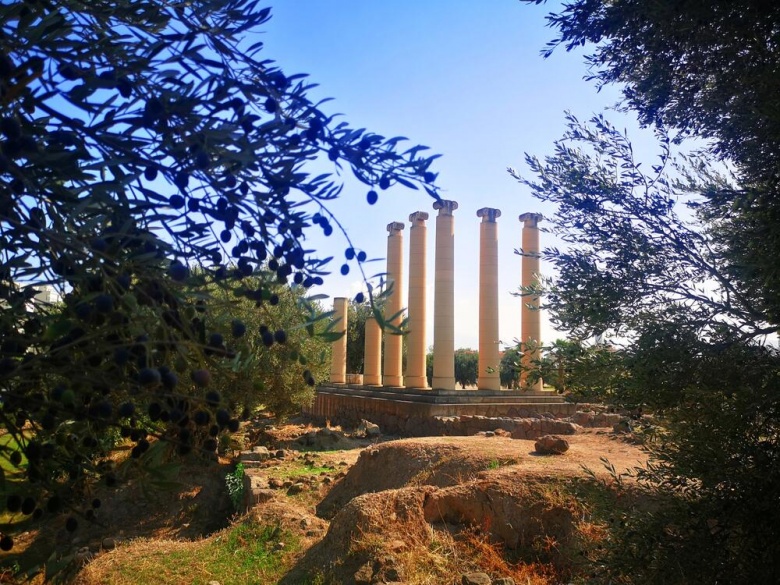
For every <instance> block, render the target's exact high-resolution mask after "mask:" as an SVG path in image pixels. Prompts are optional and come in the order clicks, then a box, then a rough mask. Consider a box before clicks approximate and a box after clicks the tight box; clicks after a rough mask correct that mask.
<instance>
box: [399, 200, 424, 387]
mask: <svg viewBox="0 0 780 585" xmlns="http://www.w3.org/2000/svg"><path fill="white" fill-rule="evenodd" d="M426 219H428V214H427V213H425V212H424V211H417V212H415V213H413V214H411V215H410V216H409V221H410V222H412V227H411V228H410V229H409V307H408V308H409V318H408V323H409V334H408V335H407V339H406V374H405V378H404V381H405V383H406V387H407V388H427V387H428V379H427V377H426V375H425V354H426V347H425V337H426V331H425V326H426V306H425V305H426V298H427V291H426V286H427V284H426V280H427V268H426V264H427V250H426V240H427V235H428V228H427V227H426V225H425V220H426Z"/></svg>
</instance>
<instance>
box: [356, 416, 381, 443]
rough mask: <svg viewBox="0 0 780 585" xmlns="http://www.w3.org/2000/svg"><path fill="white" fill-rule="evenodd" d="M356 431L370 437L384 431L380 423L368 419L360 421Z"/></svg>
mask: <svg viewBox="0 0 780 585" xmlns="http://www.w3.org/2000/svg"><path fill="white" fill-rule="evenodd" d="M355 432H356V433H357V434H359V435H362V436H364V437H367V438H369V439H371V438H375V437H379V436H381V435H382V431H381V430H380V429H379V425H377V424H374V423H372V422H371V421H369V420H366V419H363V420H361V421H360V424H359V425H358V428H357V429H355Z"/></svg>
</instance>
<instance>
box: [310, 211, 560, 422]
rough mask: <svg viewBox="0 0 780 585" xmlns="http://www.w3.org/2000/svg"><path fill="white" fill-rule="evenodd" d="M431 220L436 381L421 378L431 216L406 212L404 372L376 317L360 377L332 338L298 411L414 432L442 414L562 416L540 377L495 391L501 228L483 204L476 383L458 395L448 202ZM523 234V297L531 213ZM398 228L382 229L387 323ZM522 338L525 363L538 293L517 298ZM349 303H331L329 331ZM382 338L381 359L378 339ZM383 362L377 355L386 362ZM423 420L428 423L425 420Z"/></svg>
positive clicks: (533, 254)
mask: <svg viewBox="0 0 780 585" xmlns="http://www.w3.org/2000/svg"><path fill="white" fill-rule="evenodd" d="M433 208H434V210H436V211H437V212H438V214H437V216H436V228H435V229H436V233H435V257H434V261H435V264H434V265H435V270H434V279H433V287H434V289H433V294H434V315H433V328H434V329H433V377H432V384H431V387H430V388H429V387H428V383H427V377H426V361H425V358H426V347H425V341H426V333H427V332H426V317H427V315H426V300H427V294H428V292H427V288H428V284H429V283H428V279H427V271H426V262H427V226H426V220H427V219H428V217H429V216H428V213H426V212H424V211H417V212H415V213H412V214H411V215H410V216H409V221H410V223H411V227H410V230H409V234H410V245H409V260H408V262H409V263H408V267H409V272H408V275H409V285H408V304H407V309H406V311H407V316H408V319H407V322H406V331H407V335H408V337H407V367H406V371H402V348H403V345H402V343H403V338H402V336H401V335H397V334H394V333H392V332H391V331H389V330H386V331H384V332H383V331H382V329H381V328H380V326H379V324H378V323H377V321H376V319H374V318H373V317H372V318H369V319H368V320H367V322H366V336H365V354H364V372H363V375H362V377H361V376H359V375H356V374H350V373H347V372H346V358H347V356H346V335H345V336H343V337H342V338H341V339H339V340H338V341H336V342H334V345H333V353H332V356H333V357H332V360H333V362H332V365H331V376H330V380H329V383H327V384H323V385H321V386H319V387H318V388H317V395H316V397H315V400H314V403H313V404H312V406H311V407H309V408H308V409H305V412H306V413H307V414H309V415H312V416H314V417H320V418H326V419H329V420H342V421H345V422H347V421H351V420H358V421H359V420H361V419H364V418H369V419H371V420H372V421H374V422H377V423H379V424H380V425H382V426H383V428H395V429H398V430H399V431H401V432H412V433H413V434H414V429H415V427H418V426H421V425H422V426H425V425H429V424H432V423H431V421H433V420H434V419H436V420H438V421H439V422H441V420H442V417H444V418H446V417H460V416H488V417H519V416H527V415H529V414H532V413H541V412H545V413H548V414H549V413H553V414H555V415H559V416H567V415H570V414H573V413H574V410H575V408H574V405H572V404H566V403H564V402H563V400H562V399H561V398H560V396H558V395H557V394H555V393H553V392H547V391H544V389H543V383H542V380H536V381H533V382H532V381H531V380H529V379H527V376H526V375H525V373H524V371H523V372H522V373H521V379H520V389H519V390H518V389H501V385H500V375H499V373H500V367H499V366H500V361H501V351H500V348H499V344H500V341H499V312H498V274H499V266H498V223H497V219H498V218H499V217H501V211H500V210H498V209H494V208H490V207H483V208H481V209H479V210H478V211H477V217H479V218H480V219H481V222H480V224H479V226H480V227H479V242H480V244H479V246H480V248H479V250H480V252H479V377H478V383H477V389H476V390H456V389H455V359H454V355H455V334H454V330H455V326H454V324H455V310H454V306H455V218H454V215H453V212H454V211H455V210H457V209H458V204H457V202H455V201H449V200H438V201H436V202H435V203H434V204H433ZM519 219H520V221H521V222H522V223H523V228H522V238H521V241H522V266H521V279H520V283H521V285H522V287H523V288H524V289H526V292H527V291H528V290H533V287H535V286H537V285H538V278H539V270H540V254H539V250H540V248H539V227H538V226H539V222H540V221H541V219H542V216H541V214H538V213H524V214H522V215H520V217H519ZM404 227H405V225H404V223H402V222H392V223H390V224H388V226H387V231H388V237H387V270H386V282H387V286H388V287H389V288H388V291H389V292H388V294H387V299H386V302H385V306H384V318H385V319H386V320H387V321H388V322H389V323H391V324H392V325H394V326H399V325H400V324H401V322H402V321H403V312H404V303H403V301H404V292H406V291H404V276H405V275H404V262H403V255H404V254H403V252H404V248H403V230H404ZM519 302H521V303H522V310H521V323H520V336H519V339H520V342H521V348H522V349H523V350H524V353H523V357H522V363H523V364H524V365H526V366H528V365H530V363H531V362H532V361H533V360H534V359H536V358H537V357H538V352H539V346H540V343H541V315H540V311H539V297H538V296H535V295H527V294H526V296H523V297H521V299H520V301H519ZM346 308H347V299H344V298H336V299H334V319H335V320H337V321H338V322H337V323H336V325H335V329H334V330H335V331H345V330H346V326H347V310H346ZM383 338H384V356H382V339H383ZM383 357H384V359H383ZM426 421H427V422H426Z"/></svg>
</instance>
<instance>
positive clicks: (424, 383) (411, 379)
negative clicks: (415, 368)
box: [404, 376, 428, 389]
mask: <svg viewBox="0 0 780 585" xmlns="http://www.w3.org/2000/svg"><path fill="white" fill-rule="evenodd" d="M404 382H405V383H406V387H407V388H423V389H427V388H428V378H426V377H425V376H406V378H405V380H404Z"/></svg>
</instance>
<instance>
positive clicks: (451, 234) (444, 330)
mask: <svg viewBox="0 0 780 585" xmlns="http://www.w3.org/2000/svg"><path fill="white" fill-rule="evenodd" d="M433 208H434V209H437V210H438V211H439V215H437V216H436V268H435V282H434V292H433V300H434V307H433V387H434V388H438V389H442V390H454V389H455V218H454V217H453V216H452V212H453V211H455V210H456V209H457V208H458V204H457V203H456V202H455V201H447V200H445V199H440V200H439V201H436V202H435V203H434V204H433Z"/></svg>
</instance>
